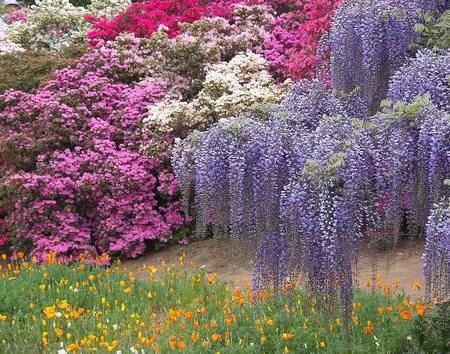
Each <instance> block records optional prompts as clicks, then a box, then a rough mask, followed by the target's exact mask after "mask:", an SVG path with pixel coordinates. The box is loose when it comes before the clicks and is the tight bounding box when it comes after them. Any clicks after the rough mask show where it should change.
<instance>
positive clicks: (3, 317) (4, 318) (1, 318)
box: [0, 314, 8, 321]
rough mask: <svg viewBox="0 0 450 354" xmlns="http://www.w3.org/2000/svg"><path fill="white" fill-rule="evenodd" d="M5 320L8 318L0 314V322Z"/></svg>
mask: <svg viewBox="0 0 450 354" xmlns="http://www.w3.org/2000/svg"><path fill="white" fill-rule="evenodd" d="M7 318H8V316H5V315H2V314H0V321H6V319H7Z"/></svg>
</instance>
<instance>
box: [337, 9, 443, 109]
mask: <svg viewBox="0 0 450 354" xmlns="http://www.w3.org/2000/svg"><path fill="white" fill-rule="evenodd" d="M435 3H436V2H433V1H430V2H428V1H423V0H414V1H410V0H400V1H399V0H382V1H370V0H357V1H348V2H345V3H343V4H342V5H341V6H340V7H338V9H337V10H336V15H335V17H334V19H333V25H332V28H331V32H330V46H331V77H332V82H333V87H334V89H336V90H338V91H343V92H344V93H350V92H352V91H353V90H355V89H357V90H359V95H361V96H362V98H363V100H364V102H365V109H366V115H369V114H373V113H374V112H376V111H377V110H378V108H379V104H380V102H381V101H382V100H383V99H384V98H385V95H386V92H387V89H388V83H389V79H390V76H391V75H392V74H394V72H395V71H396V70H397V69H398V68H399V67H401V66H402V65H403V63H404V61H405V60H406V59H407V58H408V57H410V56H411V55H412V52H411V51H410V49H409V48H410V47H409V45H410V42H411V41H412V40H413V39H414V36H415V34H416V32H415V30H414V25H415V24H416V22H417V19H418V11H419V10H423V9H426V10H432V8H433V7H434V6H433V4H435Z"/></svg>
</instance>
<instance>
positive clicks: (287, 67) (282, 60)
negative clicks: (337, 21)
mask: <svg viewBox="0 0 450 354" xmlns="http://www.w3.org/2000/svg"><path fill="white" fill-rule="evenodd" d="M341 1H342V0H305V1H296V2H294V1H291V2H286V3H287V5H288V8H292V6H293V5H296V8H295V10H292V11H288V12H285V13H283V14H281V15H280V16H278V17H277V19H276V22H275V25H274V28H273V30H272V32H271V34H270V36H269V37H268V38H267V39H266V41H265V50H264V54H265V56H266V58H267V59H268V60H269V61H270V62H271V64H272V69H273V72H274V73H275V74H276V75H277V76H280V77H289V78H292V79H295V80H299V79H303V78H312V77H314V75H315V73H316V65H317V63H316V50H317V46H318V43H319V40H320V38H321V36H322V35H323V34H324V33H325V32H326V31H327V30H328V29H329V28H330V26H331V20H332V17H333V14H334V10H335V9H336V7H337V5H338V4H339V3H340V2H341Z"/></svg>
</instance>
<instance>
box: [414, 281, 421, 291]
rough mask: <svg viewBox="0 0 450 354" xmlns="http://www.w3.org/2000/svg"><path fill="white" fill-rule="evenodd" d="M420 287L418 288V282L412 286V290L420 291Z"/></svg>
mask: <svg viewBox="0 0 450 354" xmlns="http://www.w3.org/2000/svg"><path fill="white" fill-rule="evenodd" d="M421 287H422V286H420V284H419V283H418V282H415V283H414V284H413V289H414V290H420V288H421Z"/></svg>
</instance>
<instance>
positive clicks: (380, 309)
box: [378, 307, 384, 315]
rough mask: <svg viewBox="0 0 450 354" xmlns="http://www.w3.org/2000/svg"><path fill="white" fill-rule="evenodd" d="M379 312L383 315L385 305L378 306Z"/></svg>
mask: <svg viewBox="0 0 450 354" xmlns="http://www.w3.org/2000/svg"><path fill="white" fill-rule="evenodd" d="M378 313H379V314H380V315H382V314H383V313H384V307H378Z"/></svg>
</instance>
